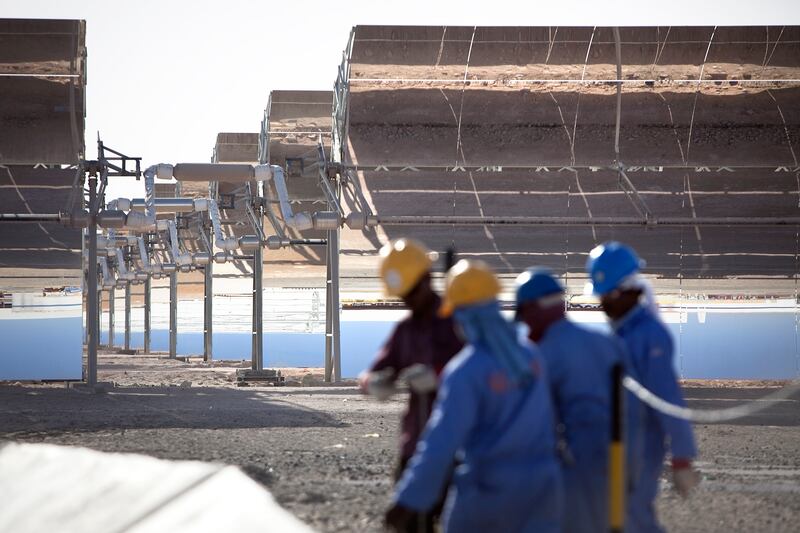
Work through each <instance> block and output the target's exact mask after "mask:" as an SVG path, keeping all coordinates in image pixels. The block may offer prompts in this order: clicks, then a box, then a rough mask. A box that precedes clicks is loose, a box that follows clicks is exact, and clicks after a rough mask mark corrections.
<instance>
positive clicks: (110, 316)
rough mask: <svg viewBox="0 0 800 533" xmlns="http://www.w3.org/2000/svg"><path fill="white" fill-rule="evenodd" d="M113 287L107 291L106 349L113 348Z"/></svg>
mask: <svg viewBox="0 0 800 533" xmlns="http://www.w3.org/2000/svg"><path fill="white" fill-rule="evenodd" d="M114 296H115V295H114V287H111V288H110V289H109V290H108V347H109V348H111V349H113V348H114Z"/></svg>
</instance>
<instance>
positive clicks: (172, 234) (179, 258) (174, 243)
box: [167, 220, 192, 270]
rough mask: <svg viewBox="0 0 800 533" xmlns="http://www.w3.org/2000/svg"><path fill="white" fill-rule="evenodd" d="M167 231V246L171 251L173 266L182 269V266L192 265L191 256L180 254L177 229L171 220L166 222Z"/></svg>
mask: <svg viewBox="0 0 800 533" xmlns="http://www.w3.org/2000/svg"><path fill="white" fill-rule="evenodd" d="M167 231H168V232H169V245H170V249H171V250H172V259H173V260H174V261H175V264H176V265H177V266H178V268H180V269H181V270H182V269H183V267H184V266H190V265H191V264H192V256H191V254H187V253H183V252H181V247H180V241H179V240H178V229H177V228H176V227H175V222H173V221H172V220H169V221H167Z"/></svg>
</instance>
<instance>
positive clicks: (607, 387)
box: [539, 318, 626, 533]
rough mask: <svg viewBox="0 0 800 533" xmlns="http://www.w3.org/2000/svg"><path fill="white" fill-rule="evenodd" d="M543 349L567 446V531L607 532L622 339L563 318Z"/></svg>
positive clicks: (564, 460)
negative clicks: (614, 381)
mask: <svg viewBox="0 0 800 533" xmlns="http://www.w3.org/2000/svg"><path fill="white" fill-rule="evenodd" d="M539 348H540V349H541V351H542V357H543V358H544V360H545V362H546V364H547V370H548V378H549V382H550V389H551V392H552V397H553V404H554V414H555V417H556V420H557V423H558V427H560V428H563V429H562V432H563V433H562V434H561V438H563V439H564V441H565V442H566V445H567V446H566V449H565V450H564V451H563V453H562V455H563V458H562V462H561V467H562V474H563V477H564V496H565V500H566V501H568V502H570V508H569V509H567V510H566V512H565V513H564V519H563V531H564V532H566V533H572V532H586V533H588V532H592V531H596V532H601V531H605V530H606V529H607V528H608V526H607V518H606V517H607V501H608V500H607V497H608V496H607V494H608V466H607V465H608V444H609V439H610V421H609V418H610V415H611V406H610V397H611V369H612V368H613V366H614V365H616V364H618V363H623V364H624V362H625V359H626V357H625V349H624V346H623V344H622V342H621V341H619V339H616V338H613V337H610V336H608V335H604V334H602V333H599V332H596V331H591V330H589V329H587V328H585V327H583V326H580V325H578V324H575V323H574V322H572V321H570V320H569V319H567V318H562V319H561V320H559V321H558V322H555V323H553V324H552V325H550V327H549V328H548V329H547V331H546V332H545V334H544V336H543V337H542V339H541V341H540V342H539Z"/></svg>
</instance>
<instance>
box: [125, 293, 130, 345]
mask: <svg viewBox="0 0 800 533" xmlns="http://www.w3.org/2000/svg"><path fill="white" fill-rule="evenodd" d="M125 349H126V350H130V349H131V284H130V282H127V283H125Z"/></svg>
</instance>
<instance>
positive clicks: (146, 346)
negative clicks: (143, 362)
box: [144, 276, 152, 353]
mask: <svg viewBox="0 0 800 533" xmlns="http://www.w3.org/2000/svg"><path fill="white" fill-rule="evenodd" d="M151 283H152V282H151V278H150V276H148V277H147V280H146V281H145V282H144V353H150V304H151V303H152V302H151V301H150V289H151V287H150V285H151Z"/></svg>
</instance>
